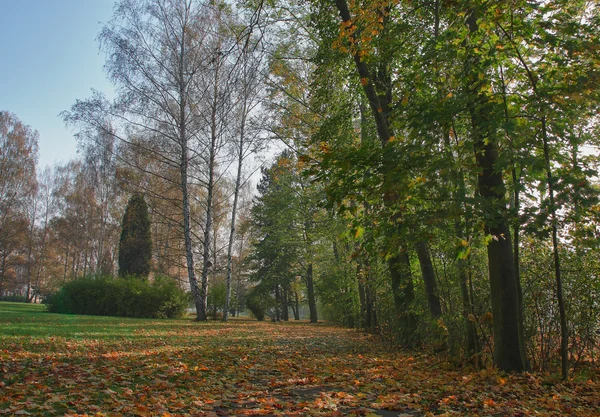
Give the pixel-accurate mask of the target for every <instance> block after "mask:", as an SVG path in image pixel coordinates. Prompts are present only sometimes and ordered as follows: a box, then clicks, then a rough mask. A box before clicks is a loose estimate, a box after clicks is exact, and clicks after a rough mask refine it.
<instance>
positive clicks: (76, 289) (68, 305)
mask: <svg viewBox="0 0 600 417" xmlns="http://www.w3.org/2000/svg"><path fill="white" fill-rule="evenodd" d="M44 303H45V304H46V305H47V306H48V311H50V312H52V313H66V314H88V315H97V316H118V317H147V318H173V317H181V316H182V315H183V314H184V312H185V309H186V308H187V307H188V305H189V295H188V294H187V293H185V292H184V291H182V290H181V289H180V288H179V287H178V286H177V284H176V283H175V282H174V281H173V280H171V279H169V278H165V277H160V276H159V277H156V278H155V279H154V282H148V281H143V280H139V279H136V278H124V279H114V278H112V277H85V278H80V279H77V280H74V281H71V282H68V283H66V284H65V285H64V286H63V287H61V288H60V289H59V290H58V291H57V292H55V293H53V294H51V295H50V296H49V297H48V298H46V300H45V301H44Z"/></svg>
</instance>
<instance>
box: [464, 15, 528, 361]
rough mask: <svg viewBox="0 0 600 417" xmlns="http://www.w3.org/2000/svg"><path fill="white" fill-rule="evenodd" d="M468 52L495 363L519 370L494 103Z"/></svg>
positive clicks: (518, 323)
mask: <svg viewBox="0 0 600 417" xmlns="http://www.w3.org/2000/svg"><path fill="white" fill-rule="evenodd" d="M467 24H468V27H469V30H470V32H471V33H474V32H476V31H477V30H478V27H477V16H476V13H475V11H471V12H470V15H469V18H468V21H467ZM469 55H470V56H469V57H468V58H467V62H466V65H465V69H466V81H467V86H466V89H467V97H468V103H467V106H468V110H469V114H470V116H471V129H472V132H471V134H472V138H473V145H474V150H475V158H476V163H477V167H478V168H479V175H478V181H477V188H478V191H479V194H480V196H481V198H482V204H483V205H484V207H483V210H484V222H485V225H484V226H485V232H486V234H487V235H488V236H489V237H490V242H489V243H488V247H487V252H488V267H489V279H490V287H491V298H492V313H493V328H494V363H495V364H496V366H498V368H500V370H502V371H516V372H521V371H523V370H525V369H526V357H525V348H524V341H523V330H522V326H523V315H522V311H521V308H520V301H519V298H520V297H519V283H518V282H517V275H516V272H515V264H514V258H513V252H512V250H513V248H512V243H511V235H510V229H509V227H508V215H507V213H506V196H505V192H506V190H505V187H504V180H503V178H502V169H501V167H500V166H499V165H498V145H497V143H496V140H497V138H496V137H495V136H496V132H495V131H494V126H493V125H494V123H493V120H494V117H495V116H494V114H493V113H494V112H493V103H491V102H490V101H489V98H488V97H487V94H486V88H487V87H488V85H489V81H488V80H487V78H486V77H485V76H483V77H482V75H484V74H485V69H482V68H480V66H481V62H480V59H479V57H478V55H477V54H476V53H474V52H472V51H470V53H469Z"/></svg>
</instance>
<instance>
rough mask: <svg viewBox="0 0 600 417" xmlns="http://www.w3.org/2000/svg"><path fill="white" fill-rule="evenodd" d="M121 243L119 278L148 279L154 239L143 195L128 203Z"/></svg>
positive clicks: (135, 196)
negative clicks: (134, 277)
mask: <svg viewBox="0 0 600 417" xmlns="http://www.w3.org/2000/svg"><path fill="white" fill-rule="evenodd" d="M122 224H123V229H122V231H121V239H120V241H119V276H120V277H127V276H136V277H138V278H143V279H146V278H147V277H148V274H149V273H150V259H151V258H152V238H151V236H150V217H149V215H148V205H147V204H146V201H145V200H144V196H143V195H141V194H135V195H133V196H132V197H131V199H130V200H129V203H127V208H126V209H125V215H124V216H123V223H122Z"/></svg>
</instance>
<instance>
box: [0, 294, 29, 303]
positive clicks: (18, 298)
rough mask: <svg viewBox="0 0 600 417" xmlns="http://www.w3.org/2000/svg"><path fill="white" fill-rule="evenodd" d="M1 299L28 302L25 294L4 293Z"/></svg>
mask: <svg viewBox="0 0 600 417" xmlns="http://www.w3.org/2000/svg"><path fill="white" fill-rule="evenodd" d="M0 301H8V302H11V303H28V302H29V300H27V297H26V296H24V295H15V294H13V295H2V296H0Z"/></svg>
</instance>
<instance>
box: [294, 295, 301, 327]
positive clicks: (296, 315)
mask: <svg viewBox="0 0 600 417" xmlns="http://www.w3.org/2000/svg"><path fill="white" fill-rule="evenodd" d="M294 304H295V305H296V309H295V310H294V320H300V298H299V297H298V291H294Z"/></svg>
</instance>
